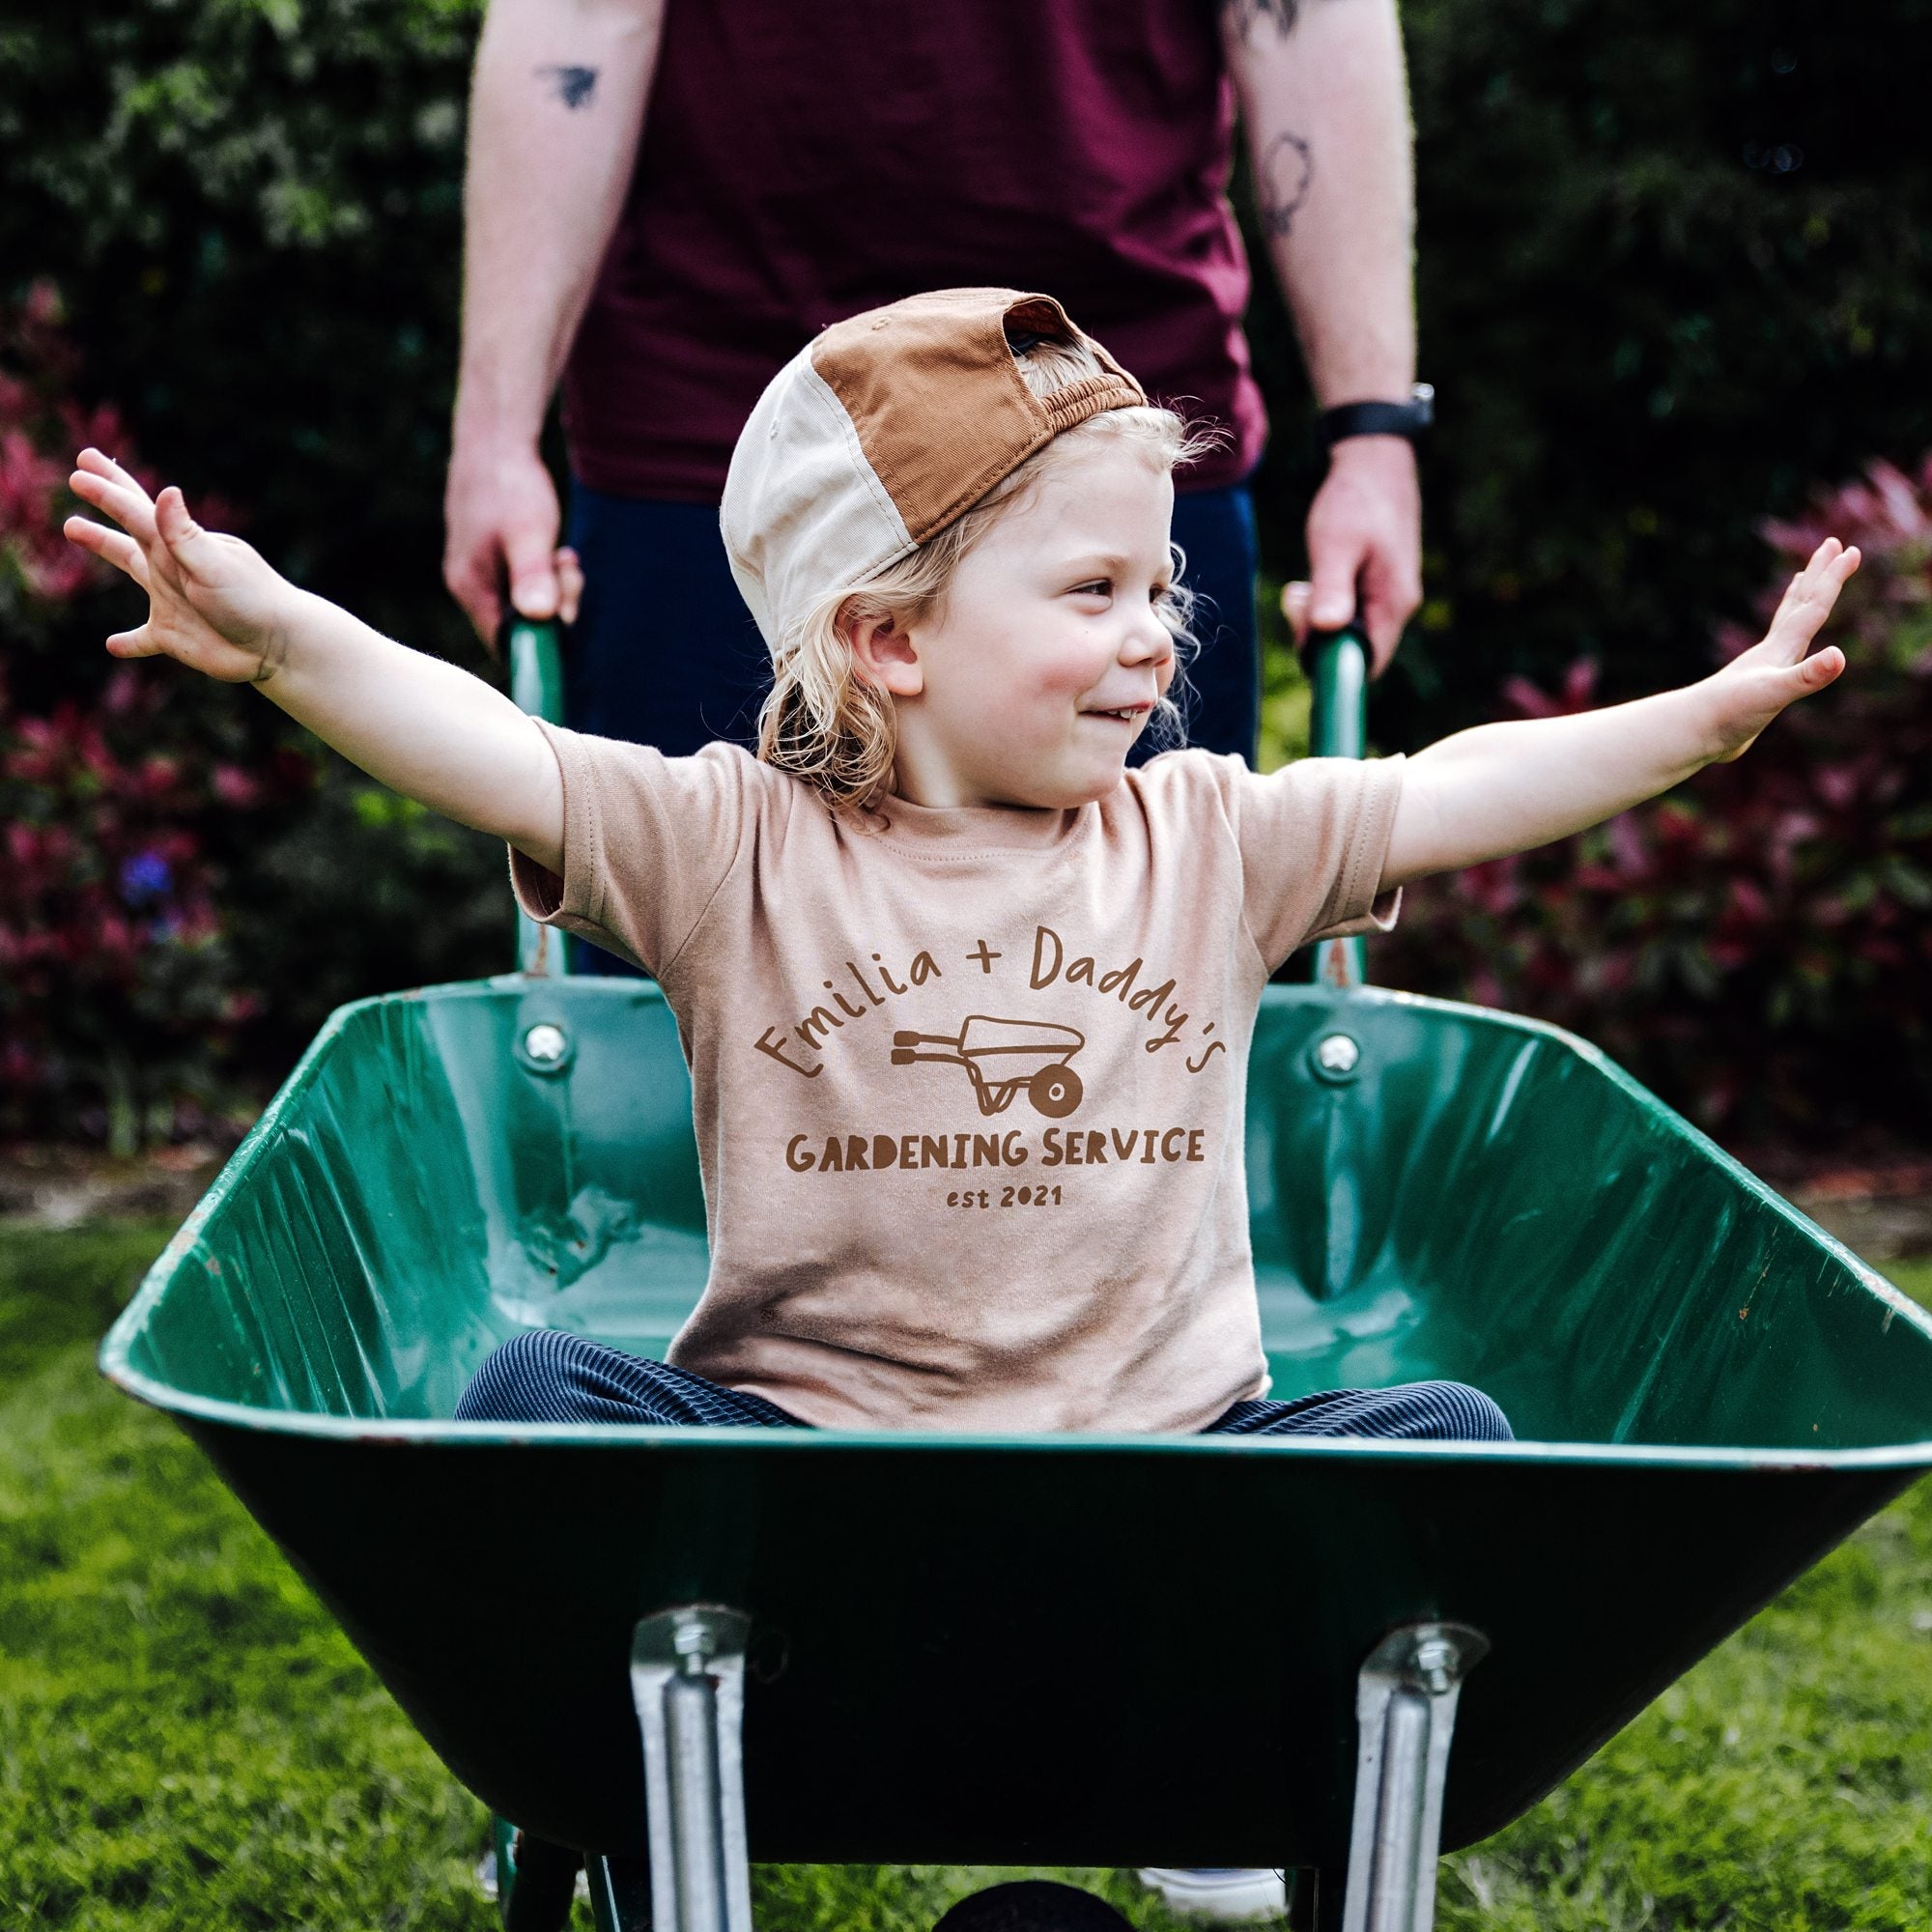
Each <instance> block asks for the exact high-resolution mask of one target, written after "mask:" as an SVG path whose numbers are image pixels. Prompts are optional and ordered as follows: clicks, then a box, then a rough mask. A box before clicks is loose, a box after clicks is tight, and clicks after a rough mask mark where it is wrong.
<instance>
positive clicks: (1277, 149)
mask: <svg viewBox="0 0 1932 1932" xmlns="http://www.w3.org/2000/svg"><path fill="white" fill-rule="evenodd" d="M1256 173H1257V176H1258V179H1257V181H1256V183H1255V186H1256V189H1257V194H1256V199H1257V200H1258V201H1259V202H1260V203H1261V216H1262V226H1263V227H1264V228H1265V229H1266V230H1267V232H1268V233H1269V234H1270V235H1276V236H1284V235H1287V234H1289V233H1290V232H1291V231H1292V230H1293V227H1294V217H1295V216H1296V215H1297V214H1299V213H1301V208H1302V204H1303V203H1304V202H1305V201H1307V199H1308V190H1309V187H1310V185H1312V184H1313V182H1314V180H1315V150H1314V149H1313V148H1311V147H1310V146H1309V145H1308V143H1307V142H1306V141H1304V140H1303V139H1302V138H1301V136H1300V135H1299V134H1277V135H1276V136H1275V137H1274V139H1273V140H1272V141H1270V142H1269V143H1268V146H1267V152H1266V153H1265V154H1264V156H1262V164H1261V166H1260V168H1259V169H1258V170H1257V171H1256Z"/></svg>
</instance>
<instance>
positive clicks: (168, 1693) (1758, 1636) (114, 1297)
mask: <svg viewBox="0 0 1932 1932" xmlns="http://www.w3.org/2000/svg"><path fill="white" fill-rule="evenodd" d="M169 1232H170V1231H169V1229H167V1228H166V1227H163V1226H158V1225H142V1226H120V1227H112V1226H110V1227H101V1228H90V1229H80V1230H75V1231H71V1232H68V1233H61V1234H20V1233H10V1234H4V1235H0V1579H4V1583H0V1928H5V1932H12V1928H14V1927H21V1928H24V1927H30V1926H31V1927H36V1928H39V1927H75V1928H94V1927H108V1926H114V1927H130V1928H131V1927H140V1928H143V1932H150V1929H152V1932H171V1929H172V1928H177V1927H179V1928H182V1932H187V1928H194V1932H225V1928H229V1927H238V1928H247V1932H257V1929H258V1928H268V1927H272V1926H282V1925H289V1926H298V1925H299V1926H327V1927H330V1928H338V1929H339V1932H354V1928H361V1927H374V1926H384V1927H399V1928H400V1927H411V1928H416V1927H421V1928H432V1927H433V1928H455V1927H472V1928H475V1932H484V1928H486V1927H488V1926H490V1925H492V1924H494V1922H495V1921H494V1918H493V1916H492V1913H491V1910H490V1908H489V1907H488V1906H486V1905H485V1904H484V1902H483V1900H482V1899H481V1897H480V1896H479V1894H478V1892H477V1890H476V1887H475V1884H474V1880H473V1878H472V1876H471V1868H472V1866H473V1864H474V1861H475V1860H476V1858H477V1857H478V1855H479V1854H480V1852H481V1851H482V1849H483V1846H484V1843H485V1828H486V1820H485V1818H484V1815H483V1812H482V1809H481V1807H480V1806H479V1805H478V1804H476V1803H475V1802H474V1801H473V1800H472V1799H470V1798H469V1796H468V1795H467V1794H466V1793H465V1792H464V1791H462V1790H461V1789H460V1788H459V1787H458V1786H457V1785H456V1784H455V1783H454V1781H453V1780H452V1779H451V1778H450V1777H449V1776H448V1775H447V1773H445V1772H444V1771H443V1770H442V1769H441V1767H440V1765H439V1764H438V1763H437V1761H436V1760H435V1758H434V1757H432V1756H431V1754H430V1752H429V1750H428V1748H427V1747H425V1746H424V1745H423V1744H422V1743H421V1741H420V1740H419V1739H418V1738H417V1737H416V1736H415V1734H414V1732H413V1731H412V1729H411V1728H410V1726H409V1724H408V1723H407V1722H406V1721H405V1720H404V1719H403V1718H402V1716H401V1715H400V1713H399V1712H398V1711H397V1710H396V1708H395V1707H394V1705H393V1704H391V1703H390V1701H389V1699H388V1697H387V1695H386V1694H385V1693H384V1691H383V1690H381V1689H380V1688H379V1687H378V1685H377V1684H376V1682H375V1680H374V1678H373V1677H372V1676H371V1675H370V1674H369V1672H368V1670H367V1669H366V1668H365V1667H364V1666H363V1664H362V1663H361V1662H360V1660H359V1659H358V1658H357V1657H356V1656H355V1652H354V1651H353V1650H351V1649H350V1647H349V1645H348V1643H347V1642H346V1641H345V1640H344V1639H343V1637H342V1636H341V1635H340V1634H338V1633H337V1631H336V1630H335V1628H334V1626H333V1625H332V1624H331V1623H330V1621H329V1619H328V1618H327V1615H326V1614H325V1613H324V1612H323V1611H322V1610H321V1609H320V1608H319V1606H318V1605H316V1603H315V1602H314V1600H313V1599H312V1598H311V1597H310V1596H309V1594H308V1592H307V1590H306V1589H305V1587H304V1586H303V1585H302V1584H301V1583H300V1582H299V1581H298V1579H297V1578H296V1577H295V1576H294V1575H293V1574H292V1573H291V1572H290V1571H289V1569H288V1568H287V1566H286V1565H285V1564H284V1563H283V1562H282V1561H281V1559H280V1558H279V1557H278V1556H277V1555H276V1553H275V1552H274V1550H273V1548H271V1547H270V1544H269V1543H268V1542H267V1540H266V1539H265V1538H264V1537H263V1536H262V1535H261V1534H260V1532H259V1531H257V1530H256V1529H255V1528H254V1526H253V1524H252V1523H251V1522H250V1521H249V1520H248V1519H247V1518H246V1517H245V1516H244V1515H243V1514H242V1512H241V1508H240V1507H239V1506H238V1505H237V1504H236V1503H235V1502H234V1501H233V1500H232V1499H231V1498H230V1497H229V1495H228V1493H227V1492H226V1491H225V1490H223V1489H222V1488H221V1486H220V1484H219V1483H218V1482H217V1481H216V1480H215V1478H214V1477H213V1474H212V1473H211V1472H210V1470H209V1469H208V1467H207V1465H206V1464H205V1463H203V1462H202V1460H201V1458H200V1456H199V1455H198V1454H197V1453H196V1452H195V1451H194V1450H193V1449H192V1448H191V1447H190V1446H189V1444H188V1443H187V1441H186V1440H185V1437H183V1436H182V1435H180V1434H179V1433H178V1432H177V1431H176V1430H175V1429H174V1428H173V1427H172V1425H170V1424H169V1423H167V1422H165V1421H164V1420H162V1419H161V1418H160V1417H159V1416H156V1415H155V1414H152V1413H150V1412H149V1411H147V1410H144V1409H141V1408H139V1407H137V1406H135V1405H133V1404H132V1403H129V1402H128V1401H127V1400H125V1399H124V1398H123V1397H121V1396H119V1395H117V1394H115V1393H114V1392H113V1391H111V1390H109V1389H108V1388H107V1387H106V1386H105V1385H104V1384H102V1383H101V1382H99V1380H98V1378H96V1376H95V1373H94V1368H93V1352H94V1344H95V1341H96V1339H97V1338H98V1337H99V1334H100V1332H101V1330H102V1329H103V1328H104V1327H105V1326H106V1324H107V1322H108V1321H109V1320H110V1318H111V1316H112V1314H113V1312H114V1310H115V1308H116V1307H117V1306H118V1305H119V1303H120V1302H121V1300H122V1299H124V1298H125V1296H126V1294H127V1293H128V1290H129V1289H130V1287H131V1286H132V1283H133V1281H134V1280H135V1278H136V1277H137V1276H138V1274H139V1272H140V1270H141V1268H142V1267H143V1266H144V1265H145V1264H146V1263H147V1261H148V1260H149V1259H150V1258H151V1257H152V1256H153V1255H154V1254H155V1253H156V1251H157V1250H158V1248H159V1246H160V1243H161V1241H162V1239H163V1238H164V1237H165V1236H166V1235H167V1233H169ZM1893 1273H1894V1275H1895V1277H1896V1278H1897V1279H1898V1280H1899V1281H1900V1283H1901V1284H1902V1285H1903V1286H1905V1287H1906V1288H1908V1289H1909V1290H1910V1291H1911V1292H1912V1293H1915V1294H1917V1295H1918V1297H1919V1298H1920V1299H1921V1300H1925V1301H1927V1302H1928V1303H1932V1263H1926V1262H1920V1263H1917V1264H1900V1265H1898V1266H1896V1267H1895V1268H1894V1269H1893ZM994 1876H995V1875H994V1874H992V1873H990V1872H986V1871H971V1870H965V1869H961V1868H955V1867H943V1868H934V1867H919V1868H902V1867H891V1868H880V1867H858V1866H771V1867H765V1868H763V1869H761V1870H760V1872H759V1873H758V1875H757V1883H758V1890H759V1904H758V1924H759V1932H851V1928H859V1927H863V1928H867V1932H873V1928H876V1932H928V1928H929V1927H930V1926H931V1924H932V1922H933V1920H934V1918H937V1917H938V1915H939V1913H940V1912H941V1911H942V1910H943V1909H944V1908H945V1906H946V1905H947V1904H949V1903H950V1902H951V1901H952V1899H953V1898H955V1897H957V1896H959V1895H961V1894H962V1893H964V1892H966V1891H969V1890H972V1889H976V1888H977V1887H978V1886H980V1885H983V1884H988V1883H991V1882H992V1881H993V1878H994ZM1074 1876H1075V1877H1076V1878H1077V1880H1078V1882H1080V1883H1083V1884H1087V1885H1091V1886H1092V1887H1094V1889H1100V1890H1104V1891H1106V1892H1107V1893H1108V1895H1109V1896H1111V1897H1112V1898H1113V1899H1114V1900H1115V1902H1116V1903H1117V1904H1119V1905H1120V1906H1121V1907H1122V1909H1123V1910H1124V1911H1126V1912H1127V1914H1128V1915H1129V1917H1130V1918H1133V1920H1134V1922H1135V1923H1136V1924H1137V1925H1139V1926H1141V1927H1143V1928H1146V1932H1173V1927H1174V1921H1172V1920H1171V1919H1169V1918H1167V1917H1166V1916H1165V1915H1164V1914H1162V1913H1160V1912H1159V1911H1157V1910H1155V1909H1154V1908H1153V1906H1152V1905H1151V1903H1150V1902H1149V1901H1148V1900H1147V1899H1146V1898H1145V1896H1144V1895H1142V1894H1141V1893H1140V1892H1139V1890H1138V1888H1137V1887H1136V1886H1135V1885H1134V1883H1133V1880H1132V1878H1131V1875H1130V1874H1126V1873H1103V1872H1087V1873H1080V1874H1075V1875H1074ZM1928 1921H1932V1486H1925V1485H1921V1486H1920V1487H1919V1488H1918V1490H1916V1491H1914V1492H1912V1493H1911V1494H1909V1495H1907V1496H1906V1497H1905V1498H1903V1499H1902V1500H1901V1501H1900V1502H1898V1503H1897V1504H1895V1505H1894V1506H1893V1507H1892V1508H1891V1509H1890V1510H1889V1511H1887V1512H1886V1513H1885V1515H1883V1516H1882V1517H1880V1518H1878V1519H1877V1520H1874V1521H1873V1522H1872V1523H1870V1524H1869V1525H1867V1526H1866V1527H1865V1528H1864V1529H1863V1530H1861V1532H1860V1533H1859V1534H1858V1535H1857V1536H1856V1537H1854V1538H1853V1539H1852V1540H1851V1542H1850V1543H1848V1544H1847V1545H1846V1546H1845V1547H1844V1548H1841V1549H1839V1550H1838V1551H1837V1552H1836V1553H1835V1554H1833V1556H1831V1557H1830V1558H1828V1559H1827V1560H1826V1561H1825V1562H1824V1563H1822V1564H1820V1565H1819V1566H1818V1567H1817V1569H1815V1570H1814V1571H1812V1572H1811V1574H1810V1575H1809V1576H1807V1577H1804V1579H1803V1580H1801V1581H1800V1582H1799V1583H1797V1584H1796V1585H1794V1586H1793V1587H1792V1588H1791V1589H1790V1590H1789V1591H1787V1592H1786V1593H1785V1595H1784V1596H1783V1597H1782V1598H1781V1599H1780V1600H1779V1601H1778V1602H1777V1603H1776V1605H1773V1606H1772V1607H1771V1608H1770V1609H1768V1610H1766V1611H1765V1612H1764V1614H1763V1615H1762V1616H1760V1617H1758V1618H1757V1619H1756V1620H1755V1621H1754V1622H1753V1623H1752V1624H1751V1625H1750V1626H1749V1628H1748V1629H1747V1630H1745V1631H1743V1632H1741V1633H1740V1634H1738V1635H1737V1636H1736V1637H1734V1638H1732V1640H1731V1641H1730V1642H1728V1643H1727V1644H1725V1645H1724V1646H1723V1647H1722V1648H1721V1649H1719V1651H1718V1652H1717V1653H1716V1654H1715V1655H1713V1656H1712V1657H1711V1658H1709V1659H1707V1660H1706V1662H1704V1663H1702V1664H1701V1665H1699V1666H1698V1668H1697V1669H1695V1670H1694V1671H1692V1672H1691V1673H1690V1676H1688V1677H1687V1678H1685V1679H1684V1680H1683V1681H1682V1682H1681V1683H1680V1684H1678V1685H1677V1686H1675V1687H1674V1688H1673V1689H1672V1690H1670V1691H1668V1692H1667V1693H1666V1694H1665V1695H1664V1696H1663V1697H1662V1698H1661V1699H1660V1700H1659V1701H1658V1703H1657V1704H1655V1705H1654V1706H1653V1707H1652V1708H1651V1709H1650V1710H1649V1711H1648V1712H1646V1713H1645V1714H1644V1715H1643V1716H1642V1717H1641V1718H1640V1719H1638V1720H1637V1721H1636V1722H1635V1723H1634V1724H1632V1725H1631V1726H1630V1728H1629V1729H1628V1730H1626V1731H1625V1732H1624V1733H1623V1734H1622V1735H1621V1736H1620V1737H1618V1738H1617V1739H1616V1740H1615V1741H1614V1742H1613V1743H1612V1744H1611V1745H1610V1746H1608V1747H1606V1748H1605V1750H1604V1751H1603V1752H1601V1753H1600V1754H1599V1755H1598V1756H1597V1757H1596V1758H1595V1759H1594V1760H1593V1761H1592V1762H1591V1763H1590V1764H1589V1765H1587V1766H1586V1767H1585V1768H1584V1769H1583V1770H1582V1771H1580V1772H1578V1773H1577V1775H1576V1776H1574V1777H1572V1778H1571V1779H1570V1781H1569V1782H1568V1783H1567V1784H1565V1785H1564V1786H1563V1787H1562V1788H1561V1789H1560V1790H1559V1791H1558V1792H1556V1793H1555V1794H1554V1795H1553V1796H1552V1797H1551V1798H1550V1799H1549V1800H1548V1802H1547V1803H1545V1804H1542V1805H1539V1806H1538V1807H1537V1809H1536V1810H1534V1811H1533V1812H1531V1813H1530V1814H1529V1815H1528V1816H1527V1817H1525V1818H1523V1819H1521V1820H1520V1821H1519V1822H1518V1823H1517V1824H1516V1825H1514V1826H1512V1827H1511V1828H1510V1830H1509V1831H1507V1832H1505V1833H1502V1834H1501V1835H1500V1836H1498V1837H1496V1838H1493V1839H1492V1840H1491V1841H1490V1842H1489V1843H1487V1844H1485V1845H1482V1846H1479V1847H1477V1848H1476V1849H1475V1850H1473V1851H1470V1852H1465V1853H1463V1854H1462V1855H1461V1856H1460V1857H1457V1858H1454V1859H1451V1860H1449V1861H1447V1862H1446V1864H1445V1866H1444V1871H1443V1878H1442V1885H1441V1902H1440V1907H1439V1913H1438V1919H1437V1922H1438V1924H1439V1925H1440V1926H1442V1927H1443V1928H1444V1932H1472V1928H1475V1927H1478V1926H1481V1927H1486V1928H1490V1927H1507V1928H1520V1932H1532V1928H1534V1932H1570V1928H1577V1932H1583V1928H1591V1932H1638V1928H1645V1932H1669V1929H1670V1928H1679V1927H1685V1928H1688V1927H1718V1926H1723V1927H1726V1928H1729V1932H1745V1928H1751V1932H1756V1928H1773V1927H1776V1928H1780V1932H1784V1929H1785V1928H1788V1932H1820V1928H1837V1927H1844V1928H1853V1927H1860V1928H1863V1927H1871V1928H1877V1927H1886V1928H1901V1932H1902V1928H1907V1927H1911V1928H1915V1932H1917V1928H1921V1927H1923V1926H1924V1925H1926V1924H1927V1922H1928ZM585 1922H586V1923H587V1919H586V1921H585Z"/></svg>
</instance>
